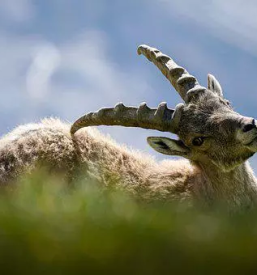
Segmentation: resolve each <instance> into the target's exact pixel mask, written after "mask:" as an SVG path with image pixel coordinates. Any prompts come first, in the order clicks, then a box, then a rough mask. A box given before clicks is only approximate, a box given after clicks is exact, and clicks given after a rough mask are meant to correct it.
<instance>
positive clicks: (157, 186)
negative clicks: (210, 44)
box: [0, 45, 257, 211]
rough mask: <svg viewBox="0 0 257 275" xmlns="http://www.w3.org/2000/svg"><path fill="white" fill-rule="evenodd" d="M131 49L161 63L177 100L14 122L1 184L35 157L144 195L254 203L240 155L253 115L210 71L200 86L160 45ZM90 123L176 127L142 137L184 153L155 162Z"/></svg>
mask: <svg viewBox="0 0 257 275" xmlns="http://www.w3.org/2000/svg"><path fill="white" fill-rule="evenodd" d="M138 53H139V54H144V55H145V56H146V57H147V58H148V59H149V60H150V61H152V62H153V63H154V64H155V65H156V66H157V67H158V68H159V69H160V70H161V72H162V73H163V74H164V75H165V76H166V77H167V79H168V80H169V81H170V82H171V84H172V85H173V86H174V88H175V89H176V91H177V92H178V93H179V94H180V96H181V97H182V99H183V100H184V102H185V103H184V104H178V105H177V106H176V107H175V109H174V110H173V109H168V108H167V105H166V103H161V104H160V105H159V106H158V108H156V109H151V108H149V107H148V106H147V105H146V104H145V103H142V104H141V105H140V106H139V107H138V108H134V107H125V106H124V105H123V104H122V103H119V104H117V105H116V106H115V107H114V108H104V109H101V110H99V111H98V112H95V113H89V114H86V115H85V116H83V117H81V118H80V119H78V120H77V121H76V122H75V123H74V124H73V125H72V126H71V127H70V125H68V124H64V123H62V122H60V121H58V120H54V119H50V120H44V121H42V122H41V123H39V124H33V125H26V126H20V127H18V128H17V129H15V130H14V131H13V132H11V133H9V134H8V135H6V136H5V137H4V138H2V140H1V144H0V165H1V166H0V169H1V172H0V173H1V174H0V176H1V182H2V184H7V183H8V182H10V181H11V180H13V179H15V178H16V177H17V175H19V174H20V173H22V172H23V171H24V170H28V169H29V170H31V169H32V168H34V167H35V166H36V165H38V164H39V163H48V164H49V166H51V167H52V168H54V169H55V170H56V169H57V170H58V169H60V170H61V171H62V173H64V174H65V175H67V176H68V177H70V179H72V178H74V177H75V176H76V175H77V174H78V173H80V172H81V171H82V170H83V171H84V173H85V177H95V178H97V179H98V180H99V181H100V182H102V183H104V184H105V185H108V184H110V183H112V184H113V182H115V183H116V186H117V188H124V189H126V190H128V191H129V192H131V193H133V194H134V195H136V196H138V197H140V198H142V199H146V200H177V201H182V202H183V203H184V204H189V205H191V204H193V203H195V202H196V203H198V204H204V205H210V206H213V205H215V204H217V203H219V204H223V205H224V206H226V207H227V208H228V209H229V210H231V211H233V210H238V209H240V210H242V209H245V208H252V207H253V206H255V204H256V202H257V181H256V178H255V177H254V174H253V172H252V170H251V168H250V166H249V164H248V162H247V159H248V158H249V157H251V156H252V155H253V154H254V153H255V152H257V127H256V121H255V120H254V119H253V118H250V117H244V116H242V115H240V114H238V113H236V112H235V111H234V110H233V109H232V107H231V105H230V104H229V102H228V101H227V100H226V99H225V98H224V96H223V91H222V88H221V86H220V84H219V82H218V81H217V80H216V79H215V77H214V76H212V75H208V88H205V87H203V86H200V85H199V83H198V81H197V80H196V78H195V77H194V76H192V75H190V74H189V73H188V72H187V71H186V70H185V69H184V68H182V67H180V66H178V65H177V64H176V63H175V62H174V61H173V60H172V59H171V58H170V57H168V56H167V55H164V54H162V53H161V52H160V51H159V50H157V49H154V48H151V47H149V46H146V45H142V46H140V47H139V48H138ZM97 125H120V126H125V127H140V128H145V129H155V130H159V131H163V132H170V133H173V134H176V135H177V136H178V139H177V140H174V139H170V138H166V137H149V138H148V140H147V141H148V143H149V145H150V146H151V147H152V148H153V149H155V150H156V151H158V152H159V153H162V154H166V155H176V156H181V157H184V158H186V159H187V160H181V161H174V160H170V161H164V162H161V163H156V162H155V161H154V160H152V159H151V158H150V157H146V156H143V155H141V154H139V153H135V152H133V151H131V150H128V149H127V148H125V147H122V146H119V145H117V144H115V142H113V141H111V140H110V139H108V138H106V137H104V136H102V135H101V134H100V133H99V132H98V131H97V130H94V129H91V128H87V129H81V128H84V127H87V126H97ZM188 160H189V161H188ZM82 168H83V169H82ZM79 171H80V172H79Z"/></svg>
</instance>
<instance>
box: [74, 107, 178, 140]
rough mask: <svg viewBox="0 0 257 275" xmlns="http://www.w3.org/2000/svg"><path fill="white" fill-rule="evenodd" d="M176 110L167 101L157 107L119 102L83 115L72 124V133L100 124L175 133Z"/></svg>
mask: <svg viewBox="0 0 257 275" xmlns="http://www.w3.org/2000/svg"><path fill="white" fill-rule="evenodd" d="M174 112H175V110H173V109H169V108H168V107H167V104H166V103H165V102H162V103H160V104H159V106H158V108H157V109H151V108H149V107H148V106H147V105H146V103H141V104H140V106H139V107H138V108H135V107H126V106H124V105H123V104H122V103H118V104H117V105H116V106H115V107H114V108H103V109H100V110H99V111H97V112H92V113H88V114H86V115H84V116H82V117H81V118H79V119H78V120H77V121H76V122H75V123H74V124H73V125H72V127H71V134H72V135H73V134H75V132H77V131H78V130H79V129H81V128H83V127H87V126H100V125H107V126H110V125H120V126H124V127H140V128H145V129H154V130H159V131H162V132H171V133H175V132H176V124H177V122H176V121H175V119H174V117H173V115H174Z"/></svg>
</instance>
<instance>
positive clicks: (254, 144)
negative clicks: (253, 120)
mask: <svg viewBox="0 0 257 275" xmlns="http://www.w3.org/2000/svg"><path fill="white" fill-rule="evenodd" d="M244 145H245V146H246V147H247V148H248V149H250V150H251V151H253V152H257V136H256V137H254V138H253V139H252V141H251V142H249V143H247V144H244Z"/></svg>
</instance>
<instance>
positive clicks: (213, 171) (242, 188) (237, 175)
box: [195, 162, 257, 210]
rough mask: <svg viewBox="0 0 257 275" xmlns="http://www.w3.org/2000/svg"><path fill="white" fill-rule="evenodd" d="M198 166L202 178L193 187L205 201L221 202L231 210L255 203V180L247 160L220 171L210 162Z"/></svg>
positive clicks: (256, 196)
mask: <svg viewBox="0 0 257 275" xmlns="http://www.w3.org/2000/svg"><path fill="white" fill-rule="evenodd" d="M199 166H200V169H201V170H202V172H203V173H202V175H203V177H204V179H203V181H201V183H200V184H199V185H198V186H196V187H195V192H196V194H197V195H199V196H200V197H202V198H205V199H206V202H210V204H215V203H221V204H222V205H223V206H226V207H229V208H230V209H232V210H233V209H236V208H237V207H239V208H240V209H244V208H251V207H252V206H254V205H256V204H257V180H256V178H255V176H254V173H253V171H252V169H251V167H250V165H249V163H248V162H245V163H243V164H241V165H239V166H238V167H236V168H235V169H233V170H231V171H229V172H222V171H221V170H220V169H218V168H217V167H216V166H215V165H213V164H210V163H208V165H207V164H199Z"/></svg>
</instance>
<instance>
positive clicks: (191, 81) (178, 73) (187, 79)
mask: <svg viewBox="0 0 257 275" xmlns="http://www.w3.org/2000/svg"><path fill="white" fill-rule="evenodd" d="M137 52H138V54H139V55H140V54H143V55H144V56H145V57H146V58H147V59H148V60H150V61H151V62H153V63H154V64H155V65H156V66H157V67H158V68H159V69H160V70H161V72H162V73H163V74H164V75H165V76H166V78H167V79H168V80H169V81H170V83H171V84H172V86H173V87H174V88H175V89H176V91H177V92H178V93H179V94H180V96H181V97H182V99H183V100H184V101H185V102H188V101H190V97H191V96H189V95H190V94H191V95H192V94H195V93H197V92H200V91H205V90H206V88H204V87H202V86H201V85H200V84H199V83H198V81H197V79H196V78H195V77H194V76H192V75H190V74H189V73H188V72H187V71H186V70H185V69H184V68H183V67H180V66H178V65H177V64H176V63H175V62H174V60H172V59H171V58H170V57H169V56H167V55H165V54H163V53H162V52H160V51H159V50H158V49H155V48H152V47H149V46H147V45H141V46H139V47H138V50H137Z"/></svg>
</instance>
